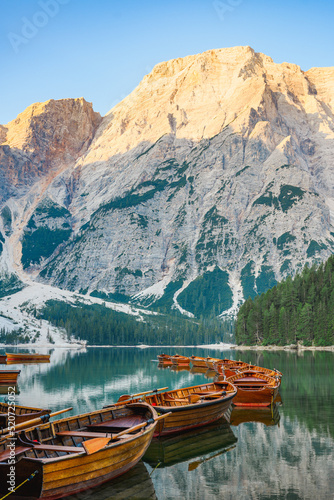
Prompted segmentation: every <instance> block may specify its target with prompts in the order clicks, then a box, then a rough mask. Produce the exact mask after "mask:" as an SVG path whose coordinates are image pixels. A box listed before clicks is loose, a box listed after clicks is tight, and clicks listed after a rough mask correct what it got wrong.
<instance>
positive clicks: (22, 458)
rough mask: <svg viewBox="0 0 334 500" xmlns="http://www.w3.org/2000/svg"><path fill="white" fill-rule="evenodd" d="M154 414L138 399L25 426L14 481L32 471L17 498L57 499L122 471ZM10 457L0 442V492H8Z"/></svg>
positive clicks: (141, 448)
mask: <svg viewBox="0 0 334 500" xmlns="http://www.w3.org/2000/svg"><path fill="white" fill-rule="evenodd" d="M158 418H161V417H158V416H157V413H156V412H155V410H154V408H152V407H151V406H149V405H147V404H145V403H138V404H131V405H122V406H119V407H112V408H108V409H105V410H99V411H94V412H91V413H86V414H83V415H76V416H73V417H68V418H64V419H61V420H57V421H55V422H52V423H50V422H49V423H47V424H43V425H40V426H39V427H34V428H31V429H29V430H26V431H25V432H24V433H21V434H20V435H19V437H18V438H17V440H16V446H15V464H14V465H13V467H14V468H15V483H16V485H19V484H21V483H23V481H25V480H26V479H27V478H29V477H30V476H31V475H33V474H34V472H36V474H35V475H33V477H31V480H30V481H28V482H26V483H25V484H23V485H22V486H21V487H20V489H19V498H20V499H23V498H26V499H29V500H33V499H39V498H43V499H44V498H45V499H46V498H47V499H48V500H55V499H57V498H62V497H65V496H68V495H74V494H76V493H78V492H80V491H84V490H87V489H90V488H93V487H95V486H98V485H100V484H102V483H105V482H107V481H110V480H111V479H113V478H115V477H117V476H120V475H121V474H124V473H125V472H127V471H128V470H130V469H131V468H132V467H134V466H135V465H136V463H137V462H138V461H139V460H140V459H141V457H142V456H143V455H144V453H145V451H146V449H147V447H148V446H149V444H150V442H151V439H152V436H153V432H154V430H155V427H156V425H157V419H158ZM36 441H37V443H38V444H36ZM10 456H11V455H10V450H9V449H8V448H7V447H6V444H2V445H0V497H2V495H5V494H6V493H8V484H7V479H8V474H9V472H10V466H11V465H10V464H9V460H10V458H9V457H10ZM14 498H15V497H14Z"/></svg>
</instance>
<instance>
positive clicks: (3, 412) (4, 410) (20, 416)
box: [0, 403, 51, 429]
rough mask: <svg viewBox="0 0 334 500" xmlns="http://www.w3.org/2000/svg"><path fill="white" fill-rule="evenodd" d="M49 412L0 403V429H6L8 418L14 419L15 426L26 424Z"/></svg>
mask: <svg viewBox="0 0 334 500" xmlns="http://www.w3.org/2000/svg"><path fill="white" fill-rule="evenodd" d="M50 412H51V410H44V409H42V408H31V407H29V406H18V405H16V404H15V405H11V404H7V403H0V428H1V429H4V428H6V427H8V417H9V416H10V415H11V416H13V417H14V421H15V424H20V423H21V422H26V421H27V420H30V419H32V418H37V417H41V416H42V415H47V414H49V413H50Z"/></svg>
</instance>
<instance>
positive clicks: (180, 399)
mask: <svg viewBox="0 0 334 500" xmlns="http://www.w3.org/2000/svg"><path fill="white" fill-rule="evenodd" d="M164 400H165V401H175V402H176V403H188V397H186V398H174V396H170V395H169V394H165V395H164Z"/></svg>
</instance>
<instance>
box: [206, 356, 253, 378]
mask: <svg viewBox="0 0 334 500" xmlns="http://www.w3.org/2000/svg"><path fill="white" fill-rule="evenodd" d="M248 366H249V364H248V363H245V362H244V361H233V360H231V359H228V360H226V359H222V360H220V361H218V362H216V363H214V364H213V367H214V370H215V371H216V372H217V373H218V374H219V375H225V377H226V378H228V377H231V376H232V375H234V374H235V373H237V372H238V371H239V370H240V369H241V368H246V369H247V368H248Z"/></svg>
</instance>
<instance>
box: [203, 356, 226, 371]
mask: <svg viewBox="0 0 334 500" xmlns="http://www.w3.org/2000/svg"><path fill="white" fill-rule="evenodd" d="M218 361H222V360H221V359H219V358H210V356H208V357H207V358H206V366H207V367H208V368H210V370H214V366H213V364H214V363H218Z"/></svg>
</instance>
